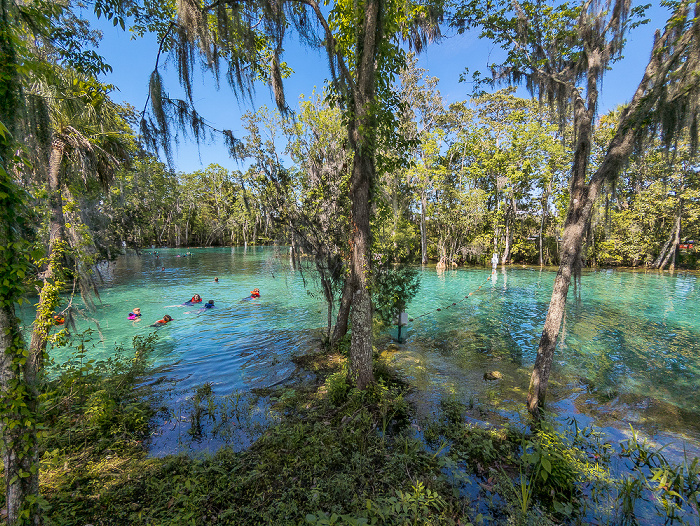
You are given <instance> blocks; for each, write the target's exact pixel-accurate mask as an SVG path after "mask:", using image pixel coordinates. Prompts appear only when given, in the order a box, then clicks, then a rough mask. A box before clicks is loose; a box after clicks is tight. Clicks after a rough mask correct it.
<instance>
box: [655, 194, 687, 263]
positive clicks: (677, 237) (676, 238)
mask: <svg viewBox="0 0 700 526" xmlns="http://www.w3.org/2000/svg"><path fill="white" fill-rule="evenodd" d="M682 215H683V202H682V201H681V202H680V203H679V204H678V211H677V213H676V224H675V226H674V227H673V234H672V239H673V242H672V243H671V247H670V250H669V251H668V253H667V254H666V257H665V258H664V259H663V261H662V262H661V264H660V265H659V269H661V270H663V269H664V268H665V267H666V265H668V264H669V262H670V263H671V266H670V267H669V269H670V270H674V269H675V268H676V252H677V251H678V245H679V244H680V242H681V216H682Z"/></svg>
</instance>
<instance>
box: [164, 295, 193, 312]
mask: <svg viewBox="0 0 700 526" xmlns="http://www.w3.org/2000/svg"><path fill="white" fill-rule="evenodd" d="M197 303H202V296H200V295H199V294H195V295H194V296H192V299H190V300H187V301H186V302H185V303H180V304H179V305H166V306H165V308H166V309H169V308H171V307H191V306H192V305H196V304H197Z"/></svg>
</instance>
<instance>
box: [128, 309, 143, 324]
mask: <svg viewBox="0 0 700 526" xmlns="http://www.w3.org/2000/svg"><path fill="white" fill-rule="evenodd" d="M127 319H128V320H131V321H133V322H134V323H136V322H137V321H141V309H140V308H139V307H136V308H135V309H134V310H133V311H131V312H130V313H129V316H128V317H127Z"/></svg>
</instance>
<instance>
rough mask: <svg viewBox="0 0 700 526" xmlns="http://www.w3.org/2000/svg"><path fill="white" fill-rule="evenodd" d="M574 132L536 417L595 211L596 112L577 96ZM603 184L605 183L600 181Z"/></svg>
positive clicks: (533, 381)
mask: <svg viewBox="0 0 700 526" xmlns="http://www.w3.org/2000/svg"><path fill="white" fill-rule="evenodd" d="M574 129H575V131H576V137H577V144H576V150H575V152H574V162H573V167H572V170H571V185H570V191H571V195H570V201H569V212H568V214H567V216H566V222H565V224H564V235H563V239H562V246H561V256H560V259H561V262H560V264H559V271H558V272H557V276H556V278H555V279H554V290H553V291H552V298H551V300H550V302H549V310H548V311H547V318H546V319H545V323H544V329H543V330H542V336H541V337H540V343H539V346H538V348H537V358H536V359H535V367H534V369H533V371H532V377H531V378H530V388H529V392H528V397H527V407H528V411H530V414H532V415H533V416H534V417H535V418H539V417H540V412H539V410H540V407H541V406H543V405H544V401H545V395H546V392H547V384H548V383H549V374H550V371H551V368H552V361H553V358H554V350H555V348H556V345H557V336H558V335H559V329H560V327H561V321H562V318H563V317H564V309H565V308H566V296H567V294H568V292H569V285H570V284H571V276H572V274H573V273H574V271H575V269H576V267H577V264H578V259H579V258H580V254H581V246H582V242H583V236H584V233H585V230H586V229H585V227H586V224H587V222H588V217H589V215H590V213H591V210H592V208H593V201H594V200H595V197H596V194H597V190H598V189H599V188H591V187H589V186H588V185H586V169H587V167H588V159H589V155H590V151H591V137H592V135H593V111H592V109H589V108H586V104H585V101H584V100H583V99H582V98H580V97H578V98H577V99H576V101H575V104H574ZM600 184H602V181H601V182H600Z"/></svg>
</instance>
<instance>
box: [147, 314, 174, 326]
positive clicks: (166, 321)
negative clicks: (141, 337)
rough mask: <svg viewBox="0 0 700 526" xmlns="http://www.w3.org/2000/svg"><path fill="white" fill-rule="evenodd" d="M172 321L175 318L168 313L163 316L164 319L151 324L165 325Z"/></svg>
mask: <svg viewBox="0 0 700 526" xmlns="http://www.w3.org/2000/svg"><path fill="white" fill-rule="evenodd" d="M171 321H173V319H172V318H171V317H170V316H169V315H168V314H166V315H165V316H163V319H162V320H158V321H157V322H155V323H154V324H153V325H151V327H163V326H164V325H167V324H168V323H169V322H171Z"/></svg>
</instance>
